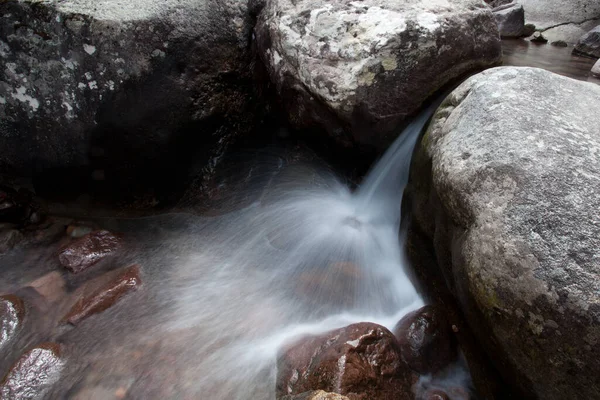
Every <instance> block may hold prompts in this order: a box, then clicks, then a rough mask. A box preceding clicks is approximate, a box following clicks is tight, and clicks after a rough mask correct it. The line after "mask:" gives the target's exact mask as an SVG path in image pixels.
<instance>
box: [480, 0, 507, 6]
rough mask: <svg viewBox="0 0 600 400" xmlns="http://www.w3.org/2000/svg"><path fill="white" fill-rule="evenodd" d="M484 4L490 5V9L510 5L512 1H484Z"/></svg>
mask: <svg viewBox="0 0 600 400" xmlns="http://www.w3.org/2000/svg"><path fill="white" fill-rule="evenodd" d="M485 2H486V3H488V4H489V5H490V7H492V8H496V7H500V6H504V5H506V4H510V3H512V2H513V0H485Z"/></svg>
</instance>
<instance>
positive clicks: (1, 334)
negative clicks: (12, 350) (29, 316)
mask: <svg viewBox="0 0 600 400" xmlns="http://www.w3.org/2000/svg"><path fill="white" fill-rule="evenodd" d="M24 317H25V304H24V303H23V300H21V299H20V298H19V297H17V296H13V295H5V296H0V349H2V347H4V346H5V345H6V344H7V343H8V342H9V341H10V340H11V339H12V338H13V337H14V335H15V334H16V333H17V331H18V330H19V328H20V327H21V324H22V322H23V318H24Z"/></svg>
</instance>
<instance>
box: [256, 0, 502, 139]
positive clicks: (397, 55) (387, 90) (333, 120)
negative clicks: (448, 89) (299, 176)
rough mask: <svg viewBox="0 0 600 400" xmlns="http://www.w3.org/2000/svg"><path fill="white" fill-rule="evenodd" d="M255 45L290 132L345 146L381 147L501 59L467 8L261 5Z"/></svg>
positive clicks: (303, 1)
mask: <svg viewBox="0 0 600 400" xmlns="http://www.w3.org/2000/svg"><path fill="white" fill-rule="evenodd" d="M256 37H257V43H258V48H259V52H260V55H261V57H262V59H263V61H264V63H265V65H266V66H267V69H268V72H269V74H270V77H271V80H272V82H273V83H274V86H275V87H276V89H277V92H278V94H279V95H280V96H281V97H282V99H283V100H282V101H283V105H284V107H285V108H286V109H287V113H288V114H289V118H290V120H291V122H292V125H294V126H295V127H296V128H320V129H322V128H324V129H326V130H327V131H328V132H329V134H330V135H332V136H333V137H334V138H335V140H337V141H338V142H339V143H342V144H344V145H348V146H350V145H353V144H356V143H358V144H360V145H367V146H375V147H382V146H385V145H386V144H389V142H390V141H391V140H392V139H393V138H394V137H395V136H396V134H397V127H398V124H399V123H401V122H402V121H405V119H406V118H407V116H410V115H411V114H414V113H415V112H416V111H417V110H418V109H419V107H420V106H421V104H422V103H423V102H424V101H425V100H426V99H427V98H428V97H429V96H430V95H431V94H433V93H434V92H435V91H436V90H438V89H440V88H441V87H442V86H443V85H445V84H446V83H448V82H449V81H450V80H452V79H454V78H457V77H458V76H460V75H462V74H465V73H466V72H468V71H473V70H477V69H481V68H484V67H488V66H491V65H495V64H498V63H499V62H500V58H501V49H500V41H499V35H498V28H497V25H496V23H495V21H494V18H493V15H492V13H491V11H490V9H489V8H488V7H487V6H486V5H485V4H483V3H482V2H481V1H476V0H453V1H443V2H431V1H425V0H423V1H420V0H419V1H417V0H415V1H410V2H406V1H384V0H367V1H361V2H350V1H342V0H335V1H324V0H300V1H293V0H282V1H275V0H270V1H267V2H266V6H265V7H264V9H263V11H262V13H261V15H260V17H259V20H258V23H257V27H256Z"/></svg>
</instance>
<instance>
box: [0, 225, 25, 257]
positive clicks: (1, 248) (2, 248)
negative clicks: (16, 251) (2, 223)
mask: <svg viewBox="0 0 600 400" xmlns="http://www.w3.org/2000/svg"><path fill="white" fill-rule="evenodd" d="M23 239H25V237H24V236H23V234H22V233H21V232H20V231H18V230H16V229H11V230H8V231H0V254H4V253H7V252H8V251H10V250H12V249H13V248H15V246H16V245H18V244H19V243H21V242H22V241H23Z"/></svg>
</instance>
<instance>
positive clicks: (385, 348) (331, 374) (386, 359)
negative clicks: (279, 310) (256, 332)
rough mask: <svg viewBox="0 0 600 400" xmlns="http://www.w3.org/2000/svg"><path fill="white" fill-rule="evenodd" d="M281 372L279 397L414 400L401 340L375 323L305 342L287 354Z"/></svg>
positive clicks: (308, 339) (352, 326) (353, 326)
mask: <svg viewBox="0 0 600 400" xmlns="http://www.w3.org/2000/svg"><path fill="white" fill-rule="evenodd" d="M277 367H278V371H277V397H278V398H280V397H282V396H286V395H296V394H301V393H304V392H306V391H311V390H317V389H320V390H325V391H328V392H335V393H340V394H342V395H345V396H347V397H348V398H349V399H350V400H367V399H388V398H389V399H391V398H393V399H399V400H401V399H412V397H413V395H412V392H411V385H412V381H411V373H410V370H409V368H408V367H407V366H406V365H405V364H404V362H403V361H402V359H401V356H400V348H399V346H398V343H397V342H396V338H394V335H392V333H391V332H390V331H388V330H387V329H386V328H384V327H382V326H379V325H375V324H371V323H360V324H354V325H350V326H348V327H345V328H341V329H338V330H335V331H332V332H329V333H327V334H324V335H322V336H316V337H309V338H304V339H301V340H300V341H299V342H298V343H296V344H294V345H292V346H291V347H289V348H287V349H284V350H283V352H282V353H281V354H280V356H279V358H278V362H277Z"/></svg>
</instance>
